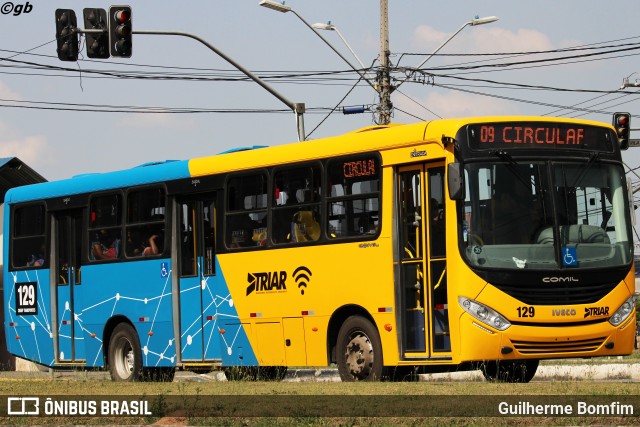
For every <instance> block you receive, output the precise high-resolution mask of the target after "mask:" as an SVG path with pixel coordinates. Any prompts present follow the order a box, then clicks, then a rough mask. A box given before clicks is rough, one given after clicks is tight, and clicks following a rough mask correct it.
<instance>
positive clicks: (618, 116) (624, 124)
mask: <svg viewBox="0 0 640 427" xmlns="http://www.w3.org/2000/svg"><path fill="white" fill-rule="evenodd" d="M613 127H614V128H615V129H616V134H618V143H619V144H620V149H621V150H626V149H627V148H629V137H630V134H631V114H629V113H613Z"/></svg>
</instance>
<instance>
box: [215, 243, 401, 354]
mask: <svg viewBox="0 0 640 427" xmlns="http://www.w3.org/2000/svg"><path fill="white" fill-rule="evenodd" d="M390 250H391V239H388V238H380V239H378V240H377V241H375V242H368V243H364V244H363V243H361V242H344V243H341V244H335V245H309V246H306V247H302V246H300V247H295V248H291V249H287V248H286V247H282V249H275V250H265V251H249V252H240V253H234V254H225V255H220V256H219V259H220V265H221V267H222V270H220V271H223V272H224V275H225V278H226V283H227V284H228V287H229V291H230V297H231V298H232V299H233V305H234V307H235V309H236V310H237V313H238V316H239V319H238V320H235V321H234V322H233V326H234V328H235V329H233V330H226V331H225V333H224V334H223V339H224V340H225V343H223V364H227V363H228V362H227V361H226V360H225V355H224V352H225V351H224V348H225V344H228V343H230V342H231V341H230V340H229V335H231V336H232V337H234V336H235V334H236V332H235V331H237V328H238V327H239V326H243V327H244V328H245V331H246V336H247V337H248V339H249V340H250V343H249V342H248V343H246V344H245V343H242V345H243V349H242V351H243V353H245V356H246V351H247V350H246V349H247V347H246V346H249V347H248V348H250V349H253V351H255V358H256V360H257V361H259V362H260V364H265V365H271V366H273V365H280V364H282V363H283V362H286V365H288V366H304V365H306V366H326V365H327V364H328V360H327V350H328V349H327V344H334V343H328V342H327V338H328V334H329V331H328V323H329V320H330V319H331V316H332V315H333V314H334V313H335V312H336V310H338V309H340V308H346V310H347V315H348V314H349V313H357V312H362V310H363V309H364V311H366V312H367V313H368V314H369V315H370V316H371V317H372V318H373V319H374V321H375V323H376V326H377V327H378V330H379V331H380V339H381V345H382V348H383V352H384V354H385V356H384V357H385V363H387V362H388V363H397V361H398V347H397V339H396V338H395V334H394V333H391V332H389V331H395V330H396V327H395V320H394V313H393V312H392V310H393V307H394V303H393V301H394V288H393V269H392V267H393V266H392V265H390V263H385V262H383V259H384V258H385V257H388V255H389V254H390ZM358 307H360V308H358ZM388 310H390V311H389V312H387V311H388ZM383 311H384V312H383ZM299 319H302V322H300V320H299ZM386 324H389V326H390V327H389V331H387V330H385V329H383V326H384V325H386ZM248 325H251V329H250V330H249V329H248V328H247V326H248ZM225 329H226V328H225ZM229 351H232V350H231V349H229ZM305 353H306V354H305ZM305 362H306V363H305Z"/></svg>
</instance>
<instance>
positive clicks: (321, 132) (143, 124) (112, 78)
mask: <svg viewBox="0 0 640 427" xmlns="http://www.w3.org/2000/svg"><path fill="white" fill-rule="evenodd" d="M0 3H3V1H0ZM258 3H259V0H191V1H188V2H177V1H175V0H172V1H168V0H153V1H149V0H146V1H142V0H130V1H129V3H128V4H129V5H130V6H131V8H132V23H133V29H134V31H140V30H155V31H180V32H188V33H192V34H195V35H197V36H199V37H201V38H203V39H205V40H207V41H208V42H209V43H210V44H212V45H213V46H215V47H216V48H217V49H219V50H220V51H222V52H224V53H225V54H226V55H228V56H229V57H231V58H233V60H235V61H236V62H238V63H240V64H241V65H242V66H244V67H245V68H247V69H249V70H251V71H252V72H254V73H256V74H257V75H259V76H262V77H265V78H266V81H267V82H268V84H269V85H271V86H272V87H273V88H274V89H275V90H277V91H278V92H279V93H280V94H281V95H282V96H284V97H285V98H287V99H289V100H290V101H292V102H304V103H305V105H306V108H307V110H308V112H307V114H305V128H306V132H307V134H310V135H309V138H311V139H315V138H322V137H326V136H332V135H337V134H341V133H345V132H349V131H351V130H355V129H359V128H362V127H365V126H370V125H372V124H374V123H373V115H372V113H370V112H369V113H364V114H358V115H348V116H346V115H343V114H342V113H341V110H340V108H339V107H341V106H354V105H367V106H369V105H375V104H376V103H377V102H378V96H377V93H376V92H375V91H374V90H373V89H372V88H371V87H370V86H369V85H367V84H366V83H365V82H362V81H361V82H360V83H359V84H356V82H357V80H358V75H357V74H356V73H355V72H353V71H352V70H351V69H350V67H349V65H348V64H346V63H345V62H344V61H343V60H342V59H341V58H340V57H339V56H338V55H336V53H335V52H333V51H332V50H331V49H330V48H329V47H328V46H326V45H325V44H324V43H323V42H322V40H320V38H319V37H318V36H317V35H316V34H314V33H313V32H312V31H311V30H310V29H309V28H307V27H306V26H305V25H304V24H303V22H302V21H301V20H300V19H298V17H296V16H295V15H294V14H292V13H286V14H285V13H279V12H276V11H273V10H270V9H267V8H264V7H260V6H259V5H258ZM389 3H390V4H389V15H388V17H389V45H390V52H391V56H390V60H391V65H392V66H394V67H398V68H399V69H401V70H409V69H411V67H415V66H417V65H418V64H419V63H420V62H422V61H423V60H424V59H425V58H426V57H427V55H428V54H431V53H432V52H434V51H435V50H436V49H437V48H438V47H440V46H441V45H442V44H443V43H444V42H445V41H446V40H447V39H448V38H449V37H451V36H452V35H453V34H454V33H455V32H456V31H457V30H458V29H460V27H461V26H463V25H464V24H465V23H467V22H469V21H470V20H471V19H473V18H474V17H476V16H479V17H485V16H497V17H498V18H499V20H498V21H496V22H493V23H490V24H486V25H481V26H466V27H465V28H464V29H463V30H462V31H460V33H459V34H457V35H456V36H455V37H454V38H453V39H452V40H451V41H450V42H449V43H447V44H446V45H445V46H444V47H443V48H442V49H441V50H440V51H439V54H442V55H435V56H433V57H431V58H430V59H429V60H428V61H427V63H426V64H425V65H424V66H423V67H422V68H423V69H424V70H425V71H426V72H428V73H431V74H433V75H435V77H429V78H419V79H418V78H417V79H415V81H414V79H410V80H408V81H407V82H406V83H404V84H402V86H401V87H400V88H399V90H397V91H395V92H394V94H393V95H392V101H393V104H394V106H395V111H394V115H393V118H392V121H393V122H398V123H415V122H418V121H423V120H432V119H435V118H438V117H443V118H449V117H461V116H474V115H504V114H515V115H520V114H522V115H559V116H563V117H580V118H587V119H594V120H598V121H602V122H606V123H610V122H611V116H612V113H613V112H614V111H629V112H631V113H632V114H634V117H633V119H632V128H633V127H634V122H635V123H637V125H636V127H638V128H640V115H639V116H637V117H635V111H636V108H637V107H638V106H639V104H638V101H639V99H640V98H639V97H638V94H637V93H636V91H637V90H638V89H634V88H630V89H626V90H625V91H620V92H615V93H608V91H616V90H617V89H618V88H620V86H621V84H622V80H623V78H624V77H628V76H631V77H630V81H631V82H635V79H636V78H638V79H640V74H635V75H633V73H636V72H640V57H639V56H638V55H640V30H639V29H638V26H637V25H636V24H637V17H638V15H639V14H640V12H638V8H637V3H636V2H635V1H632V0H619V1H617V2H615V3H613V4H612V3H610V2H604V1H599V0H562V1H558V0H553V1H551V0H538V1H513V0H484V1H478V0H456V1H451V2H442V1H428V0H390V1H389ZM286 4H287V5H288V6H290V7H292V8H293V9H295V10H296V12H297V13H298V14H299V15H300V16H301V17H302V18H303V19H304V20H306V21H307V22H309V23H311V24H313V23H316V22H327V21H331V23H332V24H333V25H335V26H336V27H337V28H338V29H339V31H340V33H341V34H342V35H343V36H344V37H345V39H346V40H347V41H348V43H349V45H350V46H351V47H352V48H353V50H354V51H355V52H356V54H357V55H358V57H359V58H360V59H361V60H362V62H363V63H364V64H365V65H367V66H369V65H371V64H373V65H374V66H377V65H379V61H378V58H379V50H380V47H379V40H380V26H379V22H380V6H379V2H378V0H346V1H345V0H288V1H287V3H286ZM90 5H91V6H94V7H101V8H105V9H108V8H109V6H110V5H111V4H110V3H105V2H102V3H101V2H100V1H98V0H96V1H94V2H92V3H91V4H90ZM29 6H30V7H29ZM85 6H86V2H80V1H77V0H46V1H45V0H31V1H29V2H26V1H21V0H16V1H14V2H4V3H3V4H2V6H1V7H0V12H2V14H0V107H2V108H0V157H13V156H17V157H19V158H20V159H21V160H23V161H24V162H26V163H27V164H28V165H29V166H31V167H32V168H33V169H35V170H36V171H38V172H39V173H40V174H41V175H43V176H44V177H45V178H47V179H49V180H57V179H63V178H68V177H71V176H74V175H77V174H84V173H92V172H104V171H110V170H119V169H126V168H130V167H134V166H136V165H139V164H143V163H146V162H149V161H158V160H165V159H188V158H192V157H198V156H205V155H210V154H215V153H219V152H221V151H224V150H228V149H231V148H235V147H243V146H251V145H278V144H284V143H290V142H294V141H296V140H297V133H296V125H295V116H294V114H293V113H292V112H290V111H288V109H287V107H286V105H284V104H283V103H282V102H281V101H280V100H278V99H277V98H275V97H274V96H273V95H271V94H270V93H268V92H267V91H266V90H264V89H263V88H262V87H260V86H258V85H257V84H256V83H253V82H250V81H246V80H243V79H240V77H241V75H240V74H239V73H238V72H237V71H235V70H233V69H232V66H231V65H229V64H228V63H227V62H225V61H224V60H223V59H222V58H220V57H219V56H217V55H216V54H215V53H214V52H212V51H210V50H209V49H208V48H206V47H205V46H203V45H201V44H199V43H198V42H196V41H195V40H192V39H190V38H186V37H178V36H164V35H163V36H157V35H142V34H134V35H133V48H132V49H133V54H132V56H131V58H110V59H106V60H91V59H90V58H87V56H86V50H85V49H84V43H83V44H82V51H81V54H80V58H79V60H78V61H77V62H63V61H60V60H59V59H58V57H57V55H56V44H55V19H54V16H55V10H56V9H57V8H70V9H74V10H75V11H76V14H77V15H78V17H79V22H80V26H81V27H83V25H82V9H83V7H85ZM27 11H28V13H27ZM18 12H21V13H18ZM321 33H322V35H323V36H324V37H325V38H326V39H327V40H328V41H329V42H330V43H331V44H332V45H333V46H334V47H335V48H336V49H338V50H339V51H340V52H341V53H342V54H343V55H344V57H345V58H347V59H348V60H349V61H350V62H351V63H352V64H354V65H357V61H356V59H355V58H354V57H353V56H352V55H351V53H350V52H349V50H347V48H346V46H345V45H344V44H343V42H342V41H341V39H340V38H339V37H338V35H337V34H336V33H335V32H331V31H323V32H321ZM577 48H579V49H577ZM549 51H554V52H551V53H549ZM540 52H543V53H540ZM544 52H546V53H544ZM405 67H406V68H405ZM95 70H100V71H102V72H104V73H102V74H96V73H95V72H94V71H95ZM407 72H408V71H405V73H407ZM405 75H406V74H404V73H403V72H402V71H398V72H394V73H392V77H393V78H394V79H395V80H394V83H395V84H397V83H398V81H400V80H402V79H403V78H404V76H405ZM124 76H127V77H131V76H137V78H125V77H124ZM176 76H182V77H188V79H185V78H179V79H176V78H171V79H168V78H167V77H176ZM270 76H278V78H267V77H270ZM302 76H307V77H302ZM420 76H422V74H420ZM158 77H160V78H158ZM195 78H197V79H195ZM516 85H520V86H516ZM522 85H527V86H526V87H525V86H522ZM131 107H138V108H142V109H143V110H144V111H151V109H157V108H158V107H162V108H163V109H169V110H170V111H176V110H178V109H180V111H182V112H180V113H134V112H132V111H131ZM566 107H569V108H566ZM334 108H335V109H336V111H335V112H334V113H333V114H329V113H330V111H331V110H332V109H334ZM576 108H585V109H587V111H584V110H580V109H576ZM185 109H186V110H188V111H190V112H187V113H185V112H184V111H185ZM105 110H115V111H120V112H106V111H105ZM156 111H157V110H156ZM165 111H166V110H165ZM194 111H196V112H194ZM634 136H635V133H634V134H632V137H634ZM635 137H640V132H637V136H635ZM623 158H624V161H625V163H626V164H627V165H628V166H629V168H635V167H637V166H638V165H640V148H636V149H633V148H632V149H629V150H628V151H627V152H625V153H624V154H623ZM630 176H632V175H630ZM633 180H634V181H640V179H638V178H636V177H635V176H633Z"/></svg>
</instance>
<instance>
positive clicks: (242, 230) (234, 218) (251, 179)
mask: <svg viewBox="0 0 640 427" xmlns="http://www.w3.org/2000/svg"><path fill="white" fill-rule="evenodd" d="M225 221H226V224H225V230H226V234H225V243H226V245H227V247H228V248H244V247H251V246H264V244H265V243H266V238H267V236H266V234H267V231H266V230H267V178H266V176H265V175H263V174H256V175H244V176H238V177H234V178H231V179H229V181H228V183H227V215H226V218H225Z"/></svg>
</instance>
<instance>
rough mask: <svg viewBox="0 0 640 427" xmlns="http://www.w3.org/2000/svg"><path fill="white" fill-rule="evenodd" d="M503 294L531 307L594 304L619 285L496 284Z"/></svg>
mask: <svg viewBox="0 0 640 427" xmlns="http://www.w3.org/2000/svg"><path fill="white" fill-rule="evenodd" d="M495 286H496V288H498V289H500V290H501V291H502V292H504V293H506V294H508V295H510V296H512V297H513V298H516V299H517V300H519V301H522V302H523V303H525V304H529V305H567V304H571V305H574V304H593V303H595V302H597V301H599V300H600V299H602V298H603V297H604V296H605V295H607V294H608V293H609V292H611V291H612V290H613V289H614V288H615V287H616V286H617V283H600V284H597V285H585V286H574V285H573V284H554V285H553V286H549V287H542V286H519V285H502V284H496V285H495Z"/></svg>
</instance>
